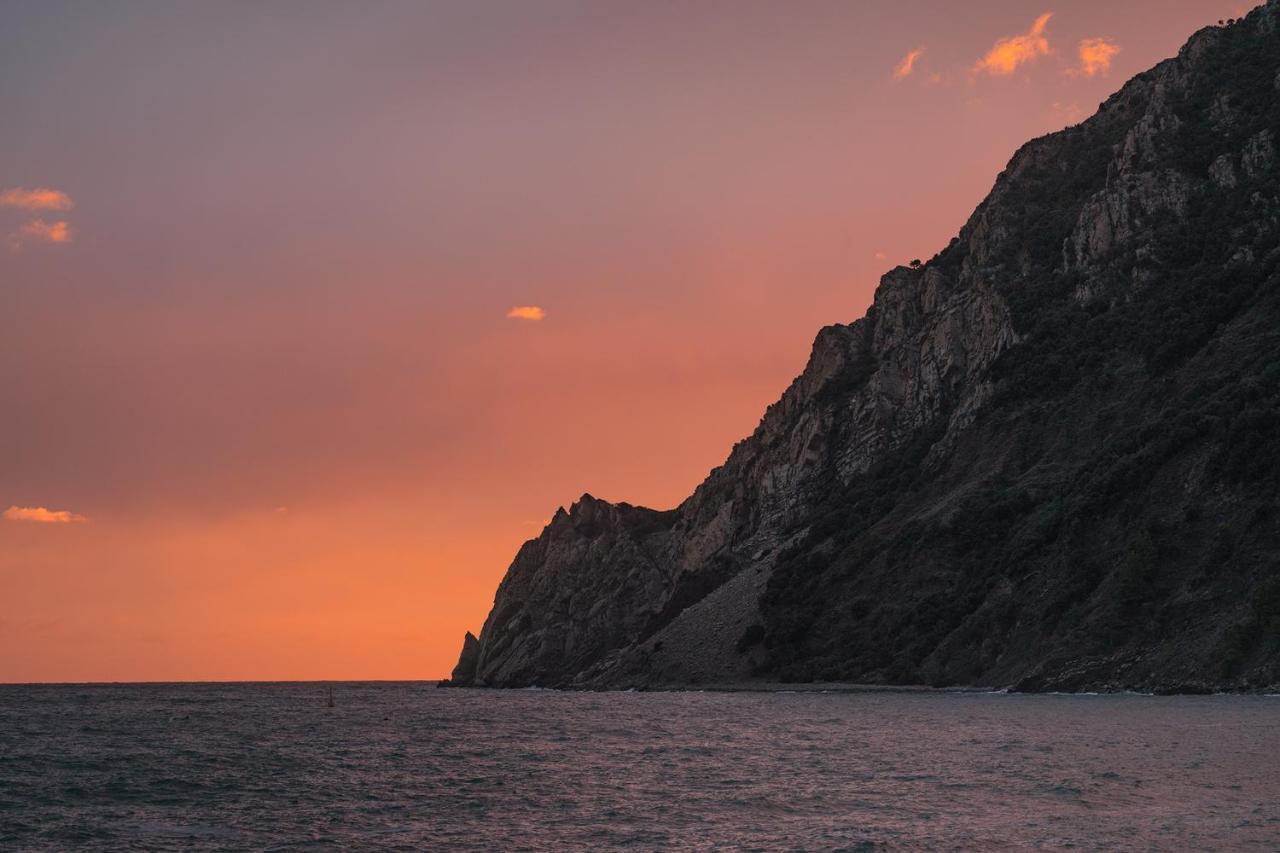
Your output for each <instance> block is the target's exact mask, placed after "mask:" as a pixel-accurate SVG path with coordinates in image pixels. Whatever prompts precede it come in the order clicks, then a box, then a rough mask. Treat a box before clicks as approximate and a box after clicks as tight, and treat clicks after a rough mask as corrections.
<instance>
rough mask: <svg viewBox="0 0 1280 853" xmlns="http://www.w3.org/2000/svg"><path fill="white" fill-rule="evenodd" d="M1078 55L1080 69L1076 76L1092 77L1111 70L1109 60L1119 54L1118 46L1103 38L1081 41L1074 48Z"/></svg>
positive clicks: (1076, 71) (1076, 70)
mask: <svg viewBox="0 0 1280 853" xmlns="http://www.w3.org/2000/svg"><path fill="white" fill-rule="evenodd" d="M1076 50H1077V52H1078V53H1079V54H1080V67H1079V68H1078V69H1074V71H1075V73H1076V74H1083V75H1084V76H1085V77H1093V76H1095V75H1097V74H1106V73H1107V72H1108V71H1110V70H1111V60H1112V59H1113V58H1114V57H1115V55H1116V54H1117V53H1119V52H1120V45H1118V44H1115V43H1113V42H1109V41H1107V40H1106V39H1104V38H1096V39H1083V40H1081V42H1080V44H1079V46H1078V47H1077V48H1076Z"/></svg>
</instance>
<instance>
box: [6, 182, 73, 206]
mask: <svg viewBox="0 0 1280 853" xmlns="http://www.w3.org/2000/svg"><path fill="white" fill-rule="evenodd" d="M0 207H17V208H21V209H22V210H70V209H71V208H73V207H75V202H73V201H72V200H71V196H69V195H67V194H66V193H64V192H63V191H62V190H51V189H49V188H48V187H36V188H35V189H33V190H27V189H23V188H22V187H14V188H12V189H7V190H0Z"/></svg>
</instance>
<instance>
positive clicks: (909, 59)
mask: <svg viewBox="0 0 1280 853" xmlns="http://www.w3.org/2000/svg"><path fill="white" fill-rule="evenodd" d="M924 50H925V49H924V45H921V46H920V47H917V48H916V49H915V50H913V51H910V52H909V53H907V55H906V56H904V57H902V61H901V62H899V63H898V64H897V65H896V66H895V67H894V69H893V79H895V80H901V79H903V78H904V77H910V76H911V72H912V71H914V70H915V67H916V60H917V59H919V58H920V55H921V54H923V53H924Z"/></svg>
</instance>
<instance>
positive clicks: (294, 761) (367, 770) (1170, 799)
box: [0, 683, 1280, 849]
mask: <svg viewBox="0 0 1280 853" xmlns="http://www.w3.org/2000/svg"><path fill="white" fill-rule="evenodd" d="M327 697H328V686H327V685H319V684H214V685H122V686H116V685H103V686H57V687H43V686H0V848H4V849H10V848H19V849H21V848H30V847H35V848H41V847H51V848H64V847H68V846H90V847H93V846H97V847H106V848H111V847H119V848H137V847H143V848H149V849H157V848H160V849H169V848H173V849H178V848H182V849H189V848H191V847H193V846H196V847H206V848H215V849H243V848H264V847H267V848H269V847H274V846H280V847H285V848H288V847H293V846H295V845H301V846H310V845H321V846H323V845H326V844H334V845H341V846H361V847H369V846H373V847H388V848H395V847H403V848H404V849H421V848H424V847H432V848H438V847H449V848H455V849H456V848H468V847H470V848H488V849H493V848H501V849H543V848H548V847H552V848H559V849H564V848H566V847H568V848H573V847H577V848H591V849H600V848H614V847H639V848H653V847H681V848H685V849H688V848H696V849H703V848H714V847H718V846H723V847H748V848H756V849H779V848H782V849H796V848H810V849H813V848H821V849H829V848H845V849H875V848H876V847H879V846H881V845H884V846H886V847H889V848H899V847H904V846H906V847H911V846H920V847H929V848H937V847H943V848H946V847H964V848H972V847H983V846H990V845H998V844H1009V843H1021V844H1033V845H1048V846H1055V847H1057V846H1064V845H1078V846H1082V847H1085V848H1097V847H1126V848H1132V847H1139V848H1150V847H1162V848H1175V849H1176V848H1189V847H1195V848H1206V847H1218V848H1231V849H1239V848H1249V847H1255V848H1257V849H1274V848H1276V847H1277V846H1278V845H1280V727H1278V726H1277V722H1278V721H1280V698H1269V697H1225V696H1219V697H1159V698H1157V697H1146V696H1019V695H985V694H952V695H937V694H894V693H876V694H853V695H836V694H832V695H822V694H747V693H736V694H717V693H602V694H583V693H556V692H550V691H494V692H488V691H471V690H436V689H434V688H433V687H432V686H431V685H430V684H421V683H356V684H338V685H334V699H335V707H333V708H329V707H327V704H328V703H327Z"/></svg>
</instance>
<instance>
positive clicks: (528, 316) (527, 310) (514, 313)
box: [507, 305, 547, 320]
mask: <svg viewBox="0 0 1280 853" xmlns="http://www.w3.org/2000/svg"><path fill="white" fill-rule="evenodd" d="M545 316H547V312H546V311H543V310H542V309H541V308H539V307H538V306H537V305H517V306H516V307H514V308H512V309H511V310H510V311H508V312H507V318H508V319H510V320H541V319H542V318H543V317H545Z"/></svg>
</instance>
